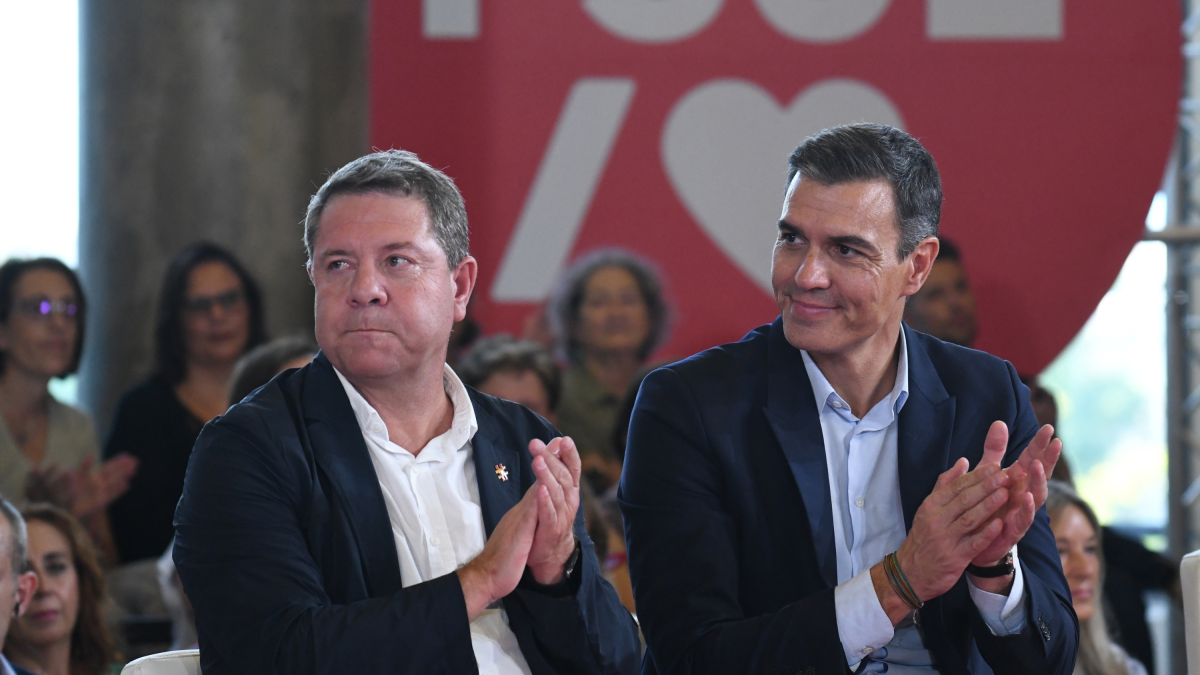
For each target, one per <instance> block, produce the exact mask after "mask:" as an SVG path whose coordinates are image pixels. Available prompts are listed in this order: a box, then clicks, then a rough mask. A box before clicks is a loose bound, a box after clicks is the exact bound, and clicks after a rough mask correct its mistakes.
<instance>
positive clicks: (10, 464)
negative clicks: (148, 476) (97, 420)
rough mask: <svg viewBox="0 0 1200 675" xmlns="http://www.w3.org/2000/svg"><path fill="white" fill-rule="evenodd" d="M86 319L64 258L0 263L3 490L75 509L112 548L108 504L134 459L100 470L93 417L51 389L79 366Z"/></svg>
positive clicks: (0, 488)
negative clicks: (65, 401)
mask: <svg viewBox="0 0 1200 675" xmlns="http://www.w3.org/2000/svg"><path fill="white" fill-rule="evenodd" d="M86 318H87V302H86V301H85V299H84V295H83V288H82V286H81V285H80V283H79V277H78V276H76V274H75V272H73V271H72V270H71V269H70V268H69V267H67V266H66V265H64V264H63V263H62V262H61V261H59V260H56V259H54V258H38V259H35V260H9V261H8V262H6V263H5V264H4V265H3V266H0V494H4V495H6V496H7V497H8V498H9V499H11V500H12V501H14V502H17V503H20V502H21V501H27V500H31V501H52V502H54V503H56V504H58V505H60V506H62V507H63V508H66V509H68V510H70V511H71V513H72V514H74V515H75V516H76V517H77V518H81V519H82V520H83V521H84V522H85V523H87V525H88V528H89V530H90V531H91V533H92V536H93V537H94V538H95V539H96V541H97V543H99V544H100V545H101V546H102V547H106V548H107V549H108V550H109V551H110V553H111V547H112V544H111V538H110V536H109V534H108V525H107V519H106V518H105V515H104V508H105V507H106V506H108V504H109V502H111V501H112V500H114V499H116V498H117V497H118V496H119V495H120V494H121V493H122V492H124V491H125V490H126V489H127V488H128V485H129V478H130V476H131V475H132V474H133V472H134V470H135V469H136V467H137V461H136V460H135V459H133V458H132V457H129V456H128V455H119V456H117V457H115V458H113V459H112V460H110V461H108V462H106V463H105V464H103V465H101V466H99V467H95V466H94V464H95V461H96V459H97V458H98V457H99V444H98V442H97V439H96V429H95V426H94V425H93V423H92V419H91V417H89V416H88V415H87V413H85V412H83V411H82V410H79V409H77V408H73V407H71V406H69V405H65V404H63V403H61V402H59V401H58V400H57V399H56V398H54V396H52V395H51V394H50V389H49V385H50V380H51V379H53V378H61V377H66V376H68V375H71V374H72V373H74V372H75V371H76V370H78V369H79V361H80V359H81V357H82V354H83V333H84V327H85V325H86Z"/></svg>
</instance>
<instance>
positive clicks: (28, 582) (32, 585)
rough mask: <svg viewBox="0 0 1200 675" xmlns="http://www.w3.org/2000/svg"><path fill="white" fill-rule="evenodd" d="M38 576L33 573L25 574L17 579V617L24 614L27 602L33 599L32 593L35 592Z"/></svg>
mask: <svg viewBox="0 0 1200 675" xmlns="http://www.w3.org/2000/svg"><path fill="white" fill-rule="evenodd" d="M37 586H38V576H37V574H35V573H33V572H25V573H24V574H22V575H20V576H18V577H17V616H21V615H22V614H24V613H25V610H26V609H27V608H28V607H29V601H30V600H32V599H33V594H34V592H36V591H37Z"/></svg>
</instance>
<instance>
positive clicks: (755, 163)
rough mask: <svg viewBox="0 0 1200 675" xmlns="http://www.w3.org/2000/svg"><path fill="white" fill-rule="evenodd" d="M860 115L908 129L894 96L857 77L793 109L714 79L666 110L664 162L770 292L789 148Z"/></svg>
mask: <svg viewBox="0 0 1200 675" xmlns="http://www.w3.org/2000/svg"><path fill="white" fill-rule="evenodd" d="M851 122H877V123H880V124H890V125H892V126H894V127H897V128H901V129H902V128H904V122H903V120H902V119H901V117H900V113H899V112H898V111H897V110H896V108H895V106H894V105H892V102H891V101H890V100H888V98H887V96H885V95H884V94H883V93H882V92H880V91H879V90H878V89H875V88H874V87H872V86H870V85H867V84H865V83H863V82H859V81H856V80H847V79H831V80H824V81H821V82H818V83H816V84H814V85H812V86H811V87H809V88H808V89H805V90H804V91H803V92H801V93H800V94H799V95H798V96H796V98H795V99H794V100H793V101H792V104H791V106H789V107H788V108H787V109H781V108H780V106H779V105H778V104H777V103H776V102H775V99H774V98H773V97H772V96H771V95H770V94H768V93H767V92H766V91H764V90H763V89H762V88H761V87H759V86H758V85H756V84H754V83H752V82H747V81H745V80H714V81H711V82H706V83H704V84H702V85H700V86H698V87H696V88H695V89H693V90H691V91H690V92H688V93H687V95H685V96H684V97H683V98H682V99H680V100H679V103H677V104H676V105H675V108H674V109H673V110H672V111H671V114H670V115H669V116H668V117H667V124H666V130H665V131H664V132H663V137H662V157H663V165H664V166H665V167H666V170H667V175H668V176H670V178H671V184H672V185H673V186H674V187H675V193H676V194H678V195H679V198H680V199H682V200H683V203H684V204H685V205H686V206H687V208H688V210H689V211H691V213H692V217H693V218H695V219H696V221H697V222H698V223H700V225H701V227H703V228H704V231H705V232H707V233H708V236H709V237H710V238H711V239H712V240H713V241H714V242H716V244H717V245H718V246H719V247H720V248H721V249H722V250H723V251H725V253H726V255H728V256H729V257H730V258H731V259H732V260H733V261H734V262H735V263H737V266H738V267H739V268H741V270H742V271H743V272H744V273H745V274H746V275H747V276H749V277H750V278H751V279H753V280H754V281H755V282H756V283H757V284H758V285H759V286H760V287H762V289H763V290H765V291H767V292H768V293H770V292H771V247H772V245H773V244H774V241H775V232H776V229H775V224H776V222H778V220H779V215H780V212H781V208H782V205H783V193H784V189H785V188H786V185H785V184H784V183H785V182H786V180H787V158H788V155H789V154H791V152H792V150H793V149H795V147H796V145H797V144H799V143H800V141H802V140H804V139H805V138H807V137H808V136H811V135H812V134H814V133H816V132H818V131H820V130H821V129H825V128H828V127H832V126H836V125H838V124H848V123H851Z"/></svg>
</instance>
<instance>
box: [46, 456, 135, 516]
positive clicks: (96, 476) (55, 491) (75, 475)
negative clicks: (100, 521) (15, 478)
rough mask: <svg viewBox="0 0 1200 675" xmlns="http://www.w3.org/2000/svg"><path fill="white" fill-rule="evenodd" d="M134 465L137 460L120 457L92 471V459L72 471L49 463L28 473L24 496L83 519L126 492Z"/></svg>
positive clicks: (85, 460)
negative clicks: (48, 503) (50, 504)
mask: <svg viewBox="0 0 1200 675" xmlns="http://www.w3.org/2000/svg"><path fill="white" fill-rule="evenodd" d="M137 463H138V462H137V459H135V458H133V457H131V456H129V455H124V454H122V455H117V456H116V457H113V458H112V459H110V460H108V461H107V462H104V463H103V464H101V465H100V466H99V467H97V468H95V469H94V470H93V466H94V464H95V460H93V459H92V458H91V457H87V458H85V459H84V460H83V461H82V462H81V463H80V464H79V467H78V468H76V469H74V470H72V469H64V468H63V467H61V466H59V465H57V464H50V465H48V466H45V467H42V468H37V469H33V470H32V471H30V472H29V477H28V478H27V479H26V483H25V495H26V497H27V498H28V499H29V500H30V501H45V502H50V503H52V504H57V505H59V506H62V507H63V508H66V509H68V510H69V511H70V512H71V514H72V515H74V516H75V517H76V518H83V517H84V516H87V515H90V514H92V513H94V512H96V511H99V510H101V509H103V508H105V507H106V506H108V505H109V504H111V503H112V502H113V500H115V499H116V498H117V497H120V496H121V495H122V494H124V493H125V491H126V490H128V489H129V479H130V478H132V477H133V474H134V472H135V471H137Z"/></svg>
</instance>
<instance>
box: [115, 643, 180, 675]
mask: <svg viewBox="0 0 1200 675" xmlns="http://www.w3.org/2000/svg"><path fill="white" fill-rule="evenodd" d="M121 675H200V650H199V649H182V650H180V651H177V652H162V653H160V654H151V655H150V656H143V657H142V658H140V659H138V660H136V661H130V662H129V663H128V664H126V666H125V668H123V669H122V670H121Z"/></svg>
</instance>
